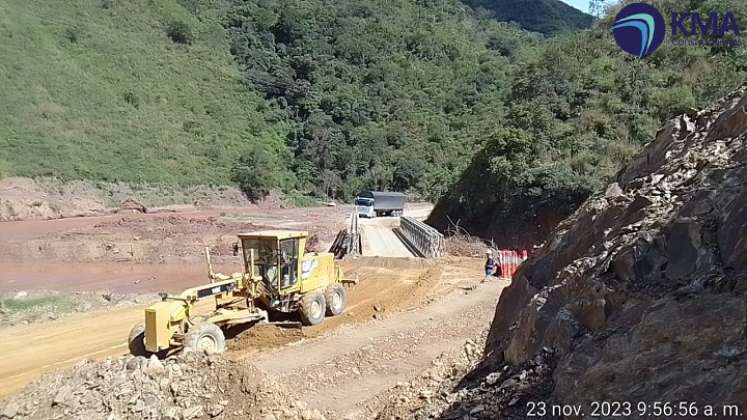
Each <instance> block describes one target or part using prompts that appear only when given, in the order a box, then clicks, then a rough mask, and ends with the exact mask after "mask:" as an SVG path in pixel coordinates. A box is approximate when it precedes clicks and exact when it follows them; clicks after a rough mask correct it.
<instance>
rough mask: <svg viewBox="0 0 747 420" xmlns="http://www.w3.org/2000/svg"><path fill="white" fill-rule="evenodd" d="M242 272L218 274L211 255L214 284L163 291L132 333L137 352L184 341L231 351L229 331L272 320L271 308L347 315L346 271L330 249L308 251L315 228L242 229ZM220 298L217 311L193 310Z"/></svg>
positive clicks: (320, 316) (307, 316) (309, 320)
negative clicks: (200, 312)
mask: <svg viewBox="0 0 747 420" xmlns="http://www.w3.org/2000/svg"><path fill="white" fill-rule="evenodd" d="M238 236H239V240H240V243H241V248H242V254H243V260H244V267H243V273H234V274H232V275H230V276H228V275H223V274H217V273H213V269H212V265H211V263H210V256H209V254H207V251H206V254H207V260H208V272H209V275H208V277H209V279H210V283H208V284H205V285H202V286H197V287H192V288H189V289H187V290H185V291H183V292H181V293H180V294H178V295H169V294H166V293H161V299H162V300H161V302H158V303H156V304H153V305H151V306H150V307H148V308H146V309H145V322H142V323H138V324H135V326H134V327H133V328H132V330H131V331H130V336H129V340H128V342H129V347H130V352H131V353H132V354H134V355H143V356H147V355H150V354H164V353H166V352H168V351H169V350H171V349H174V348H178V347H182V348H185V349H196V350H200V351H207V352H214V353H220V352H223V351H225V348H226V344H225V335H224V334H223V329H225V328H228V327H230V326H234V325H240V324H249V323H257V322H268V321H269V317H268V311H277V312H286V313H290V312H298V313H299V315H300V318H301V321H302V323H303V324H305V325H316V324H319V323H320V322H322V321H323V320H324V316H325V312H326V314H328V315H339V314H341V313H342V312H343V311H344V309H345V305H346V303H347V296H346V292H345V288H344V287H343V284H342V281H343V279H342V270H341V269H340V267H339V266H338V265H337V264H336V262H335V260H334V255H333V254H330V253H316V252H314V253H306V252H304V249H305V245H306V240H307V239H308V233H306V232H301V231H285V230H270V231H261V232H253V233H245V234H239V235H238ZM208 298H214V299H215V310H214V311H212V312H211V313H209V314H207V315H202V316H197V315H194V314H192V311H193V308H194V306H195V304H196V303H197V301H199V300H202V299H208Z"/></svg>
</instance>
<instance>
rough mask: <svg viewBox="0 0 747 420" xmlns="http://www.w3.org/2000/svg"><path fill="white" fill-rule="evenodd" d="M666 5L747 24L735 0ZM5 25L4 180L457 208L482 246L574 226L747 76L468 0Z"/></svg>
mask: <svg viewBox="0 0 747 420" xmlns="http://www.w3.org/2000/svg"><path fill="white" fill-rule="evenodd" d="M518 3H520V4H518ZM656 3H657V5H658V6H660V7H661V8H662V9H663V11H664V12H666V11H667V10H671V9H672V8H673V7H675V5H677V6H676V7H677V8H682V7H685V9H687V10H694V9H701V10H706V11H709V10H711V9H712V8H717V9H720V10H724V9H730V10H736V11H737V13H738V15H739V16H740V18H742V20H741V22H745V20H744V17H745V16H747V12H745V7H746V6H745V4H744V3H743V2H740V1H738V0H707V1H706V0H689V1H686V2H684V3H683V2H681V1H675V0H659V1H657V2H656ZM470 4H472V5H476V6H482V7H488V6H490V7H489V8H490V10H492V11H493V12H496V13H497V12H498V11H507V10H508V11H511V12H512V13H514V12H515V13H519V14H521V16H518V15H517V16H515V17H510V16H509V17H506V16H503V17H501V16H498V15H494V16H493V17H496V18H498V19H510V20H514V21H516V22H518V23H519V24H521V25H523V26H524V27H525V28H528V29H530V30H533V31H537V32H543V33H545V34H555V33H558V32H562V31H567V30H571V29H575V28H584V27H586V26H588V25H589V24H590V22H591V21H590V18H589V16H588V15H585V14H582V13H580V12H577V11H574V10H573V9H570V8H568V7H566V6H565V5H562V4H561V3H559V2H556V1H550V0H543V1H535V2H531V3H526V2H512V1H509V0H501V1H496V2H490V3H489V2H487V0H485V1H483V0H473V1H472V3H470ZM683 4H684V6H683ZM498 6H500V7H498ZM533 8H540V9H536V10H535V9H533ZM538 10H540V11H538ZM0 11H2V14H0V39H3V42H2V43H0V54H2V56H3V60H2V62H0V77H2V78H3V83H2V84H0V176H8V175H22V176H43V175H50V176H56V177H60V178H63V179H90V180H96V181H112V182H113V181H124V182H127V183H130V184H143V183H158V184H161V185H173V186H174V188H175V189H178V188H186V187H188V186H190V185H196V184H211V185H216V184H227V183H235V184H238V185H239V186H240V187H241V188H242V190H243V191H244V192H245V193H246V194H247V195H248V196H249V197H250V198H253V199H258V198H261V197H263V196H265V195H266V194H268V193H269V192H270V191H273V190H279V191H281V192H282V193H284V194H285V195H286V196H287V197H291V200H292V201H293V202H297V203H298V204H310V203H314V202H317V200H316V198H315V197H318V198H319V199H326V198H328V197H329V198H338V199H348V198H350V197H351V196H352V195H353V194H355V192H357V191H359V190H361V189H364V188H375V189H386V190H396V191H404V192H408V193H411V194H412V195H414V196H418V197H424V198H429V199H437V198H441V200H440V202H439V205H438V207H437V211H436V213H435V215H434V219H433V220H434V221H435V222H437V223H439V224H441V225H442V226H443V225H444V224H445V223H446V220H447V216H449V217H451V218H452V219H453V220H457V219H459V220H461V221H462V223H463V224H462V226H465V227H468V228H470V230H472V231H473V232H488V233H489V232H491V229H492V227H491V226H492V225H491V224H490V223H488V222H486V220H507V219H506V218H510V217H519V218H521V221H522V222H523V223H526V222H528V221H529V222H531V223H534V221H533V220H534V219H533V218H536V217H538V216H537V215H538V214H540V213H543V212H545V213H546V212H550V213H555V214H565V213H567V212H568V211H570V210H572V209H573V208H575V206H577V205H578V203H579V202H580V201H581V200H583V199H584V198H585V197H587V196H588V195H589V194H590V193H591V192H592V191H594V190H595V189H596V188H599V186H601V185H603V184H604V183H605V182H606V181H607V180H608V179H609V178H610V177H611V176H612V175H613V174H614V173H615V172H616V171H617V170H618V169H619V168H620V166H621V165H622V164H623V163H624V162H625V161H626V160H627V159H628V158H629V157H630V156H631V155H632V154H633V153H635V152H636V151H637V150H638V149H639V148H640V146H641V144H643V143H644V142H646V141H648V140H649V139H651V137H652V136H653V134H654V132H655V130H656V129H657V127H659V126H660V125H661V123H662V122H663V121H664V120H666V119H667V118H669V117H670V116H672V115H674V114H677V113H681V112H687V111H688V110H690V109H691V108H693V107H698V106H701V105H703V104H706V103H708V102H709V101H711V100H713V99H715V98H716V97H719V96H720V95H723V94H724V93H726V92H728V91H730V90H732V89H734V88H735V87H736V86H738V85H739V84H741V83H743V82H744V80H745V76H747V57H746V56H745V51H744V49H737V50H726V49H705V48H691V47H675V46H672V45H670V44H666V43H665V45H664V46H663V47H662V48H661V49H660V50H659V51H657V52H656V53H655V54H654V55H653V56H651V57H649V58H647V59H645V60H635V59H632V58H631V57H629V56H627V55H626V54H625V53H623V52H622V51H620V50H619V48H617V47H616V46H615V44H614V42H613V40H612V37H611V35H610V30H609V24H610V20H611V16H613V15H614V10H612V11H610V15H609V16H606V17H604V18H603V19H602V20H601V21H599V22H598V23H597V24H595V26H594V28H592V29H591V30H584V31H577V32H571V33H563V34H560V35H556V36H554V37H551V38H545V37H544V36H543V35H540V34H537V33H530V32H527V31H524V30H523V29H521V27H520V26H519V25H518V24H514V23H505V22H497V21H496V19H493V18H492V17H488V16H486V14H485V13H484V12H480V11H477V12H475V11H474V10H472V9H470V8H469V7H467V6H465V5H464V4H463V3H462V2H460V1H458V0H433V1H421V0H418V1H410V0H392V1H388V2H386V4H382V3H381V2H378V1H374V0H335V1H333V0H305V1H294V0H133V1H128V2H125V1H120V0H74V1H70V2H52V3H50V2H20V1H16V0H0ZM665 14H666V13H665ZM529 15H532V16H534V17H536V18H541V20H540V21H532V20H530V19H528V17H529ZM552 218H553V217H551V219H552ZM516 225H517V226H518V223H517V224H516Z"/></svg>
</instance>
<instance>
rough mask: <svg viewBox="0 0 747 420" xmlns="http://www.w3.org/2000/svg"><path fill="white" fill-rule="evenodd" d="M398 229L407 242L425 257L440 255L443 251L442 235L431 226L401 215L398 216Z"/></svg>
mask: <svg viewBox="0 0 747 420" xmlns="http://www.w3.org/2000/svg"><path fill="white" fill-rule="evenodd" d="M399 231H400V233H401V234H402V236H403V237H404V238H405V239H407V241H408V242H410V244H411V245H412V246H413V247H414V248H415V249H416V250H417V251H418V252H419V253H420V255H422V256H423V257H426V258H433V257H440V256H442V255H443V253H444V235H443V234H441V232H439V231H437V230H436V229H435V228H433V227H432V226H428V225H427V224H425V223H423V222H421V221H419V220H416V219H413V218H412V217H406V216H403V217H401V218H400V223H399Z"/></svg>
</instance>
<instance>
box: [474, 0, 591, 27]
mask: <svg viewBox="0 0 747 420" xmlns="http://www.w3.org/2000/svg"><path fill="white" fill-rule="evenodd" d="M464 2H465V3H466V4H468V5H469V6H471V7H473V8H476V9H484V10H485V11H487V12H488V16H490V17H492V18H494V19H496V20H498V21H501V22H516V23H517V24H519V25H520V26H521V27H522V28H524V29H526V30H528V31H532V32H539V33H543V34H546V35H555V34H558V33H561V32H568V31H575V30H579V29H588V28H590V27H591V24H592V22H593V19H594V18H593V17H592V16H591V15H589V14H586V13H584V12H582V11H580V10H577V9H575V8H573V7H571V6H569V5H567V4H565V3H563V2H562V1H560V0H464Z"/></svg>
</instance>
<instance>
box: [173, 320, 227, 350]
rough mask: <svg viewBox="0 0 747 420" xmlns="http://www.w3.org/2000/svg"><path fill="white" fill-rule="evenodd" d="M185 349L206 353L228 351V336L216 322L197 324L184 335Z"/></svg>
mask: <svg viewBox="0 0 747 420" xmlns="http://www.w3.org/2000/svg"><path fill="white" fill-rule="evenodd" d="M183 344H184V349H185V350H193V351H200V352H206V353H223V352H224V351H226V336H225V335H223V330H221V329H220V327H218V326H217V325H215V324H197V325H195V326H194V327H192V328H190V329H189V331H188V332H187V334H186V335H185V336H184V343H183Z"/></svg>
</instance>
